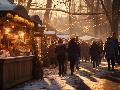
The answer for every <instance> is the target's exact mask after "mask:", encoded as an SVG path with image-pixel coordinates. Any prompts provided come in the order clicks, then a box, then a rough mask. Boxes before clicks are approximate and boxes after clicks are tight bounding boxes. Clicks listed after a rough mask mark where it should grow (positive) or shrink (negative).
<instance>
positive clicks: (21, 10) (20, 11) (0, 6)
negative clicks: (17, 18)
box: [0, 4, 30, 18]
mask: <svg viewBox="0 0 120 90" xmlns="http://www.w3.org/2000/svg"><path fill="white" fill-rule="evenodd" d="M0 11H13V12H16V13H18V14H20V15H21V16H23V17H25V18H30V17H29V15H28V12H27V10H26V9H25V8H24V7H23V6H21V5H15V4H11V5H10V4H9V5H8V4H0Z"/></svg>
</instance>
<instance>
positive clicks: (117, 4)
mask: <svg viewBox="0 0 120 90" xmlns="http://www.w3.org/2000/svg"><path fill="white" fill-rule="evenodd" d="M119 9H120V0H113V4H112V26H111V31H112V32H115V33H116V34H117V36H118V21H119Z"/></svg>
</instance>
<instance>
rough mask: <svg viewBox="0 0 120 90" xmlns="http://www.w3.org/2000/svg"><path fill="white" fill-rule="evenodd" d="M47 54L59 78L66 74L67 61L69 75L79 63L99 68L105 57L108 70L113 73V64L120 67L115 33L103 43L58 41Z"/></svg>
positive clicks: (118, 46) (98, 41)
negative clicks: (86, 63)
mask: <svg viewBox="0 0 120 90" xmlns="http://www.w3.org/2000/svg"><path fill="white" fill-rule="evenodd" d="M50 48H51V49H50ZM53 48H54V49H53ZM48 53H49V60H50V62H51V64H52V65H53V64H54V65H58V66H59V76H64V75H65V74H66V71H67V62H68V61H69V62H70V70H71V75H73V74H74V70H75V67H76V69H79V64H80V61H84V62H91V63H92V64H93V68H95V67H99V65H100V64H101V60H102V59H103V58H104V57H105V59H106V61H107V62H108V70H112V71H114V66H115V63H116V64H117V65H120V43H119V42H118V39H117V37H116V34H115V33H113V34H112V36H110V37H108V38H107V40H106V42H105V43H103V42H102V40H95V41H92V43H88V42H85V41H81V42H80V41H79V40H78V37H73V38H71V39H70V40H69V41H67V42H64V41H63V39H59V40H58V43H57V44H53V45H51V46H50V47H49V52H48ZM53 53H54V54H53ZM55 56H56V58H55ZM111 65H112V69H111V67H110V66H111Z"/></svg>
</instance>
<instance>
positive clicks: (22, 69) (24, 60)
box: [0, 56, 34, 90]
mask: <svg viewBox="0 0 120 90" xmlns="http://www.w3.org/2000/svg"><path fill="white" fill-rule="evenodd" d="M33 59H34V56H17V57H6V58H0V90H4V89H8V88H10V87H13V86H15V85H17V84H19V83H22V82H24V81H27V80H30V79H32V61H33Z"/></svg>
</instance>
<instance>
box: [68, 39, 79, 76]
mask: <svg viewBox="0 0 120 90" xmlns="http://www.w3.org/2000/svg"><path fill="white" fill-rule="evenodd" d="M79 56H80V49H79V46H78V44H77V43H76V40H75V38H72V39H71V40H70V42H69V43H68V60H69V61H70V70H71V75H73V72H74V66H75V62H76V61H77V60H78V57H79Z"/></svg>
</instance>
